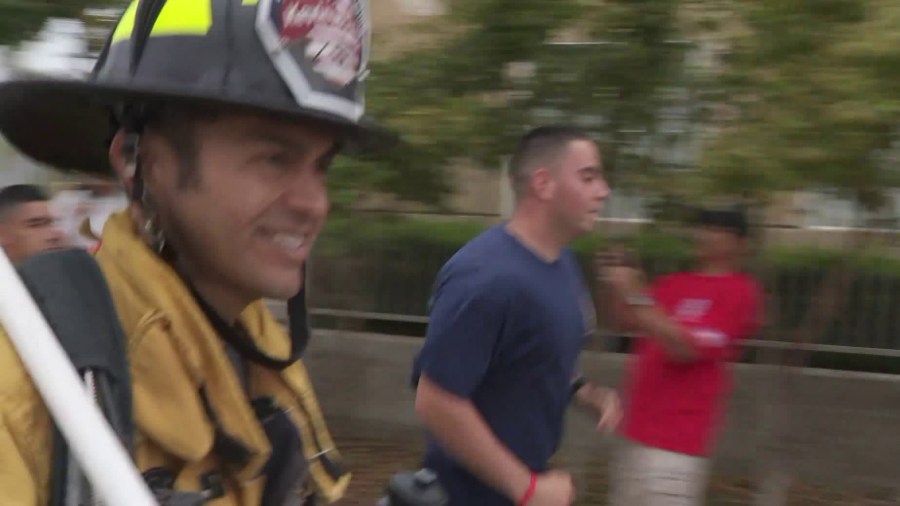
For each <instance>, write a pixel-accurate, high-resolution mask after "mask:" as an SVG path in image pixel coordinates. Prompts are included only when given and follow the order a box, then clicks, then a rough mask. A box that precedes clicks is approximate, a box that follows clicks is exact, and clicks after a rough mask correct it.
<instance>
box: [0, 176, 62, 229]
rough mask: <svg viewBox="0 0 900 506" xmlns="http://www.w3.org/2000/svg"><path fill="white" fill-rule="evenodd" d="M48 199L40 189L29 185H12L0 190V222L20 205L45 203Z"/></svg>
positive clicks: (45, 193)
mask: <svg viewBox="0 0 900 506" xmlns="http://www.w3.org/2000/svg"><path fill="white" fill-rule="evenodd" d="M49 200H50V197H49V196H48V195H47V192H45V191H44V190H43V189H42V188H41V187H39V186H35V185H30V184H14V185H11V186H7V187H5V188H3V189H2V190H0V221H6V219H7V217H8V215H9V213H10V212H11V211H13V210H15V209H16V208H17V207H19V206H21V205H22V204H28V203H30V202H47V201H49Z"/></svg>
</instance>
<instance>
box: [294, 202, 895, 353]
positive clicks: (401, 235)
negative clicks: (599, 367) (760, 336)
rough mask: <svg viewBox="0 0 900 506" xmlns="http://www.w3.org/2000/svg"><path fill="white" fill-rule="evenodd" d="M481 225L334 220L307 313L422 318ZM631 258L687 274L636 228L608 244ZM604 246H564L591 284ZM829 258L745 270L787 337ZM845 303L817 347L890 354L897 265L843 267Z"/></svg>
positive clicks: (791, 256) (664, 244)
mask: <svg viewBox="0 0 900 506" xmlns="http://www.w3.org/2000/svg"><path fill="white" fill-rule="evenodd" d="M488 226H489V224H488V223H486V222H477V221H472V220H469V221H464V220H441V219H381V220H356V221H350V220H337V221H334V222H331V223H330V224H329V226H328V228H327V230H326V232H325V234H323V237H322V239H321V242H320V244H319V246H317V250H316V256H315V258H314V260H313V262H314V264H313V265H314V267H313V269H312V271H313V277H312V282H313V283H314V286H315V288H314V294H315V297H316V300H315V301H314V303H315V304H317V305H320V306H328V307H331V308H342V309H349V310H356V311H365V312H375V313H388V314H400V315H414V316H425V315H426V314H427V300H428V297H429V294H430V291H431V287H432V283H433V282H434V277H435V275H436V274H437V271H438V270H439V269H440V267H441V265H443V263H444V262H446V260H447V259H449V258H450V256H452V255H453V253H455V252H456V251H457V250H458V249H459V248H460V247H461V246H462V245H463V244H465V243H466V241H468V240H470V239H472V238H473V237H475V236H476V235H477V234H479V233H480V232H482V231H483V230H485V229H486V228H487V227H488ZM615 240H622V241H624V242H626V243H627V244H628V245H629V246H631V247H632V248H633V249H634V250H635V251H636V252H637V253H638V255H639V256H640V258H641V260H642V262H643V264H644V268H645V269H646V270H647V272H648V274H649V275H650V276H651V277H652V276H655V275H658V274H662V273H666V272H672V271H675V270H683V269H688V268H690V266H691V262H692V258H691V256H692V245H691V242H690V240H689V239H688V238H686V237H684V236H681V235H678V234H676V233H673V232H670V231H666V230H659V229H655V228H653V227H646V228H644V229H643V230H641V231H640V232H638V233H636V234H634V235H632V236H630V237H627V238H617V239H615ZM609 242H610V239H609V238H606V237H603V236H601V235H600V234H591V235H590V236H588V237H585V238H582V239H579V240H578V241H576V242H575V243H574V244H573V249H574V250H575V252H576V253H577V254H578V255H579V257H580V259H581V261H582V265H583V268H584V270H585V273H586V277H587V279H588V281H589V282H590V283H592V284H593V282H592V280H593V278H594V276H593V275H591V272H592V268H591V262H590V259H591V256H592V254H593V253H594V252H595V251H597V250H598V249H600V248H603V247H604V246H606V245H608V244H609ZM840 257H841V254H840V253H839V252H836V251H830V250H825V249H817V248H810V247H806V246H804V247H787V246H779V247H775V248H772V249H770V250H767V251H764V252H762V253H761V254H760V255H759V256H758V257H757V260H756V262H755V263H754V266H755V267H756V268H757V269H759V272H764V273H766V274H767V276H766V284H767V288H768V290H769V291H770V293H771V294H774V295H776V296H777V300H779V302H780V304H779V308H778V310H779V313H780V315H779V318H778V321H777V322H776V325H777V327H780V328H783V329H787V328H792V327H793V326H795V325H796V324H797V322H799V321H800V320H801V318H802V317H803V316H804V315H805V314H806V313H807V310H808V307H809V304H810V302H811V301H812V298H813V296H814V295H815V294H816V293H817V289H818V286H819V284H820V283H821V282H822V280H823V279H825V277H826V276H827V273H828V271H829V269H830V268H832V267H834V266H835V265H836V262H838V261H839V260H840ZM851 268H852V269H853V271H854V272H853V274H854V276H853V279H854V280H853V282H852V284H851V285H850V287H849V291H850V293H849V294H848V296H847V300H848V303H847V304H845V305H844V307H843V312H842V313H841V314H840V315H838V317H837V319H836V321H835V322H834V324H832V325H831V326H830V327H829V328H828V330H827V331H826V333H825V335H823V336H819V339H818V342H820V343H826V344H839V345H848V346H867V347H891V348H895V349H900V260H898V259H897V258H893V257H890V256H886V255H882V256H878V255H876V254H872V253H869V254H866V255H861V256H857V257H856V258H854V259H852V260H851Z"/></svg>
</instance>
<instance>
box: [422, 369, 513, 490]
mask: <svg viewBox="0 0 900 506" xmlns="http://www.w3.org/2000/svg"><path fill="white" fill-rule="evenodd" d="M416 413H417V414H418V415H419V417H420V418H421V419H422V420H423V421H424V422H425V425H426V426H427V427H428V429H429V430H430V431H431V433H432V434H433V435H434V437H435V438H437V440H438V441H439V442H440V444H441V445H442V446H443V447H444V448H445V449H446V450H447V451H448V452H449V453H450V454H451V455H453V457H454V458H456V459H457V460H458V461H459V462H460V463H461V464H462V465H463V466H464V467H465V468H466V469H467V470H468V471H469V472H470V473H472V474H474V475H475V476H477V477H478V478H479V479H480V480H482V481H483V482H484V483H487V484H488V485H490V486H492V487H493V488H494V489H496V490H498V491H500V492H501V493H502V494H504V495H505V496H507V497H509V498H510V499H511V500H513V501H516V500H518V498H520V497H521V496H522V495H523V494H524V493H525V491H526V490H527V489H528V485H529V482H530V479H531V471H530V470H529V469H528V467H527V466H525V464H524V463H522V462H521V461H520V460H519V459H518V458H517V457H516V456H515V455H514V454H513V453H512V452H511V451H510V450H509V448H507V447H506V446H504V445H503V443H501V442H500V440H498V439H497V437H496V436H495V435H494V433H493V432H492V431H491V429H490V427H489V426H488V425H487V423H486V422H485V421H484V418H482V416H481V414H480V413H479V412H478V410H477V409H476V408H475V406H474V405H473V404H472V403H471V401H469V400H467V399H462V398H460V397H457V396H455V395H453V394H451V393H449V392H447V391H445V390H442V389H441V388H440V387H438V386H437V385H436V384H434V383H433V382H431V381H430V380H428V379H427V378H425V377H424V376H423V377H422V378H421V379H420V381H419V387H418V390H417V392H416Z"/></svg>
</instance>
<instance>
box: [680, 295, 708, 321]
mask: <svg viewBox="0 0 900 506" xmlns="http://www.w3.org/2000/svg"><path fill="white" fill-rule="evenodd" d="M710 306H712V301H711V300H709V299H682V300H681V301H680V302H679V303H678V305H677V306H676V307H675V317H676V318H678V319H679V320H681V321H685V322H691V321H697V320H700V319H701V318H703V317H704V316H706V313H707V311H709V308H710Z"/></svg>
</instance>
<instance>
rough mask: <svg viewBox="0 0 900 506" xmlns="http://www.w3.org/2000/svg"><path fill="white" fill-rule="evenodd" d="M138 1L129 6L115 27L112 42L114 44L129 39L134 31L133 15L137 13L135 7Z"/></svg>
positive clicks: (135, 0)
mask: <svg viewBox="0 0 900 506" xmlns="http://www.w3.org/2000/svg"><path fill="white" fill-rule="evenodd" d="M139 1H140V0H134V1H133V2H131V5H129V6H128V8H127V9H125V13H124V14H122V19H120V20H119V24H118V25H116V31H115V32H113V37H112V42H113V44H115V43H116V42H119V41H122V40H125V39H129V38H131V32H133V31H134V14H135V12H137V6H138V3H139Z"/></svg>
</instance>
